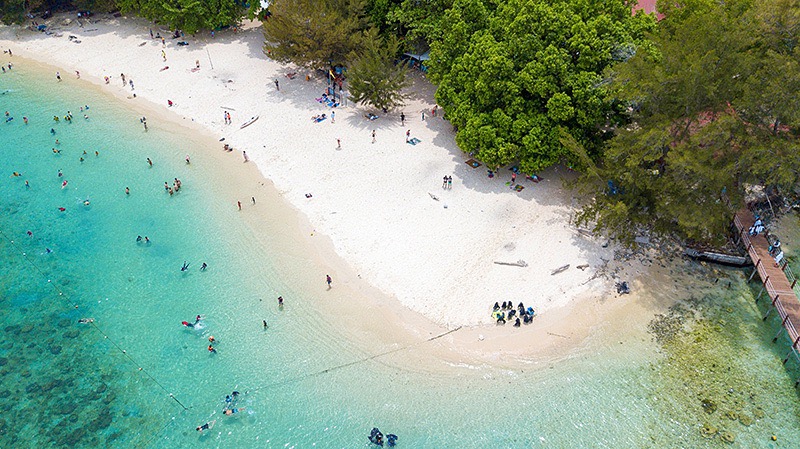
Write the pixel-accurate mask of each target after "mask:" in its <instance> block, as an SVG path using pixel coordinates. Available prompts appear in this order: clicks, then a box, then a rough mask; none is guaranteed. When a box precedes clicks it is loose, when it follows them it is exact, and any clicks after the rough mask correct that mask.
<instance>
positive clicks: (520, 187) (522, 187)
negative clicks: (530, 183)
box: [514, 184, 525, 192]
mask: <svg viewBox="0 0 800 449" xmlns="http://www.w3.org/2000/svg"><path fill="white" fill-rule="evenodd" d="M524 188H525V186H521V185H519V184H517V186H516V187H514V190H516V191H517V192H522V189H524Z"/></svg>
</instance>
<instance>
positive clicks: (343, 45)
mask: <svg viewBox="0 0 800 449" xmlns="http://www.w3.org/2000/svg"><path fill="white" fill-rule="evenodd" d="M269 10H270V12H271V13H272V16H271V17H270V18H269V19H268V20H267V21H265V22H264V37H265V38H266V41H267V42H266V43H265V44H264V51H265V52H266V53H268V54H269V55H270V57H272V58H273V59H275V60H276V61H279V62H283V63H288V62H291V63H294V64H296V65H298V66H301V67H309V68H319V67H327V66H328V65H331V64H333V65H335V64H344V63H346V62H347V56H348V55H349V54H351V53H352V52H353V51H355V50H357V49H358V47H359V45H360V43H361V36H362V34H361V31H363V30H365V29H367V20H366V18H365V17H364V15H363V14H364V1H363V0H273V1H272V2H271V3H270V7H269Z"/></svg>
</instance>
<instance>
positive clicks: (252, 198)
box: [250, 196, 256, 206]
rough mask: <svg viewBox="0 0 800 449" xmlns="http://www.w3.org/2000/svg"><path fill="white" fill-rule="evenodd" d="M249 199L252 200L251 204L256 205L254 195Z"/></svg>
mask: <svg viewBox="0 0 800 449" xmlns="http://www.w3.org/2000/svg"><path fill="white" fill-rule="evenodd" d="M250 199H251V200H253V206H255V205H256V197H254V196H251V197H250Z"/></svg>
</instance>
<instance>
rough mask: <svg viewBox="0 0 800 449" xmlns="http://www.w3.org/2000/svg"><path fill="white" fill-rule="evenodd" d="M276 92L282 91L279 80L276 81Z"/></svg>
mask: <svg viewBox="0 0 800 449" xmlns="http://www.w3.org/2000/svg"><path fill="white" fill-rule="evenodd" d="M275 90H278V91H279V90H281V86H280V84H278V80H277V79H276V80H275Z"/></svg>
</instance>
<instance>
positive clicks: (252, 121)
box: [239, 116, 259, 129]
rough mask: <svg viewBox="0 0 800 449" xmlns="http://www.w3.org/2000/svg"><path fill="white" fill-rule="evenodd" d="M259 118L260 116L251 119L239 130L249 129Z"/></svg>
mask: <svg viewBox="0 0 800 449" xmlns="http://www.w3.org/2000/svg"><path fill="white" fill-rule="evenodd" d="M258 117H259V116H255V117H250V120H248V121H246V122H244V123H242V126H240V127H239V129H243V128H247V127H248V126H250V125H252V124H253V123H254V122H255V121H256V120H258Z"/></svg>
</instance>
